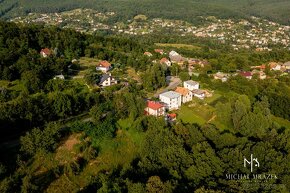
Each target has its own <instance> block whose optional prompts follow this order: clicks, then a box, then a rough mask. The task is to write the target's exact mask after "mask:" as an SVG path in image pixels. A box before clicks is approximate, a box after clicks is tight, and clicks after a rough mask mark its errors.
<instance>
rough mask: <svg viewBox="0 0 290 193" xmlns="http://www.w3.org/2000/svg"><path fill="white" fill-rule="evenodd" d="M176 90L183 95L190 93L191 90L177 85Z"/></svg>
mask: <svg viewBox="0 0 290 193" xmlns="http://www.w3.org/2000/svg"><path fill="white" fill-rule="evenodd" d="M175 92H177V93H179V94H181V95H182V96H186V95H187V94H188V93H189V90H188V89H187V88H184V87H177V88H176V90H175Z"/></svg>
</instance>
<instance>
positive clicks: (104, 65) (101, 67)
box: [96, 60, 111, 73]
mask: <svg viewBox="0 0 290 193" xmlns="http://www.w3.org/2000/svg"><path fill="white" fill-rule="evenodd" d="M110 69H111V64H110V63H109V62H108V61H106V60H103V61H100V62H99V64H98V65H97V67H96V70H98V71H102V72H104V73H107V72H108V71H109V70H110Z"/></svg>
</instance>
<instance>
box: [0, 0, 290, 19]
mask: <svg viewBox="0 0 290 193" xmlns="http://www.w3.org/2000/svg"><path fill="white" fill-rule="evenodd" d="M0 2H1V3H0V15H1V16H2V17H4V18H7V17H16V16H19V15H23V14H27V13H29V12H59V11H65V10H70V9H75V8H93V9H96V10H98V11H114V12H117V15H116V17H115V18H114V20H125V19H128V18H132V16H134V15H136V14H145V15H148V16H149V17H163V18H170V19H172V18H174V19H184V20H187V21H190V22H196V21H197V19H196V16H208V15H214V16H218V17H221V18H246V17H249V16H251V15H254V16H259V17H263V18H266V19H270V20H273V21H278V22H280V23H283V24H290V1H289V0H275V1H274V0H178V1H176V0H166V1H164V0H142V1H139V0H86V1H82V0H74V1H72V0H62V1H58V0H2V1H0Z"/></svg>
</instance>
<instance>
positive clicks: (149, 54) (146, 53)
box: [144, 52, 153, 57]
mask: <svg viewBox="0 0 290 193" xmlns="http://www.w3.org/2000/svg"><path fill="white" fill-rule="evenodd" d="M144 55H145V56H148V57H151V56H153V54H151V52H144Z"/></svg>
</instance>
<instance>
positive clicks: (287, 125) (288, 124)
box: [272, 116, 290, 129]
mask: <svg viewBox="0 0 290 193" xmlns="http://www.w3.org/2000/svg"><path fill="white" fill-rule="evenodd" d="M272 119H273V120H274V121H275V122H276V123H278V124H279V125H280V126H281V127H285V128H287V129H290V121H288V120H286V119H283V118H281V117H275V116H273V117H272Z"/></svg>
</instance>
